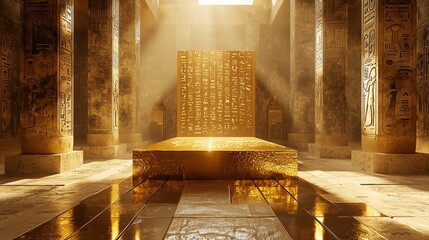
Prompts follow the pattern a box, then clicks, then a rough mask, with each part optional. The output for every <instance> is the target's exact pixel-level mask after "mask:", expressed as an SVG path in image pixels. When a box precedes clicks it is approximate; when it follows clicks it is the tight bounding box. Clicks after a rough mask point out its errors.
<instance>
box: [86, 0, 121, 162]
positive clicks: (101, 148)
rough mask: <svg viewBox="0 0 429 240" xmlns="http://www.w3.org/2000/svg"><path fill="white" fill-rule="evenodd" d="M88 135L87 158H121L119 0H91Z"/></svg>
mask: <svg viewBox="0 0 429 240" xmlns="http://www.w3.org/2000/svg"><path fill="white" fill-rule="evenodd" d="M88 39H89V41H88V121H89V123H88V134H87V146H82V147H80V148H81V149H83V150H84V154H85V155H84V157H85V158H105V159H107V158H117V157H119V156H120V155H122V154H124V153H125V152H126V145H124V144H122V145H120V144H118V143H119V0H89V31H88Z"/></svg>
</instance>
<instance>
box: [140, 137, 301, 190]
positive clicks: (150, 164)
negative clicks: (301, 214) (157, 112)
mask: <svg viewBox="0 0 429 240" xmlns="http://www.w3.org/2000/svg"><path fill="white" fill-rule="evenodd" d="M297 156H298V153H297V151H296V150H294V149H290V148H286V147H283V146H281V145H277V144H274V143H271V142H267V141H264V140H261V139H258V138H254V137H177V138H172V139H169V140H166V141H163V142H159V143H156V144H153V145H150V146H147V147H144V148H139V149H135V150H134V151H133V178H134V184H138V183H140V182H142V181H143V180H144V179H147V178H151V179H162V178H167V177H168V178H170V179H262V178H269V177H272V176H274V177H277V178H284V177H288V176H297V173H298V163H297Z"/></svg>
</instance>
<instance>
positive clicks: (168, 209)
mask: <svg viewBox="0 0 429 240" xmlns="http://www.w3.org/2000/svg"><path fill="white" fill-rule="evenodd" d="M176 208H177V204H171V203H148V204H146V205H145V206H144V208H143V210H142V211H141V212H140V214H139V215H138V216H137V218H154V217H155V218H172V217H173V216H174V213H175V212H176Z"/></svg>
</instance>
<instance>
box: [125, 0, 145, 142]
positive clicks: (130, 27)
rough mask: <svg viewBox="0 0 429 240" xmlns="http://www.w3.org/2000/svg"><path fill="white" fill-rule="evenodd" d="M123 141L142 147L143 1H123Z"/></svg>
mask: <svg viewBox="0 0 429 240" xmlns="http://www.w3.org/2000/svg"><path fill="white" fill-rule="evenodd" d="M119 16H120V21H119V25H120V28H119V29H120V31H119V35H120V38H119V48H120V57H119V62H120V73H119V102H120V108H119V122H120V124H119V140H120V142H123V143H128V144H127V145H128V146H129V149H133V148H136V147H139V145H141V141H142V135H141V133H137V132H138V131H137V126H136V121H137V111H138V104H137V81H138V80H139V76H140V75H139V69H140V0H122V1H121V5H120V14H119Z"/></svg>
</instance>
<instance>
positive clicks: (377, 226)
mask: <svg viewBox="0 0 429 240" xmlns="http://www.w3.org/2000/svg"><path fill="white" fill-rule="evenodd" d="M356 219H357V220H358V221H360V222H361V223H363V224H365V225H366V226H368V227H369V228H371V229H373V230H375V231H376V232H378V233H379V234H380V235H382V236H383V237H385V238H386V239H395V240H423V239H429V236H428V235H424V234H422V233H420V232H418V231H416V230H414V229H412V228H410V227H409V226H407V225H404V224H402V223H400V222H398V221H396V220H395V219H391V218H389V217H356Z"/></svg>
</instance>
